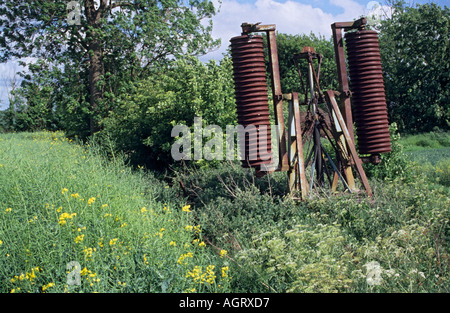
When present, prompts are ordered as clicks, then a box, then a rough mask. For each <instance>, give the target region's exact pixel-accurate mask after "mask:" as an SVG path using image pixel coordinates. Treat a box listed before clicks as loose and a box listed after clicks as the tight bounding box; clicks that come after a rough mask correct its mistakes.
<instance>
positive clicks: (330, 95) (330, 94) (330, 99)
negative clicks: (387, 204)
mask: <svg viewBox="0 0 450 313" xmlns="http://www.w3.org/2000/svg"><path fill="white" fill-rule="evenodd" d="M325 97H326V99H327V103H328V105H329V106H330V111H334V113H335V114H336V117H337V121H338V123H339V126H340V127H341V129H342V132H343V134H344V138H345V141H346V143H347V147H348V149H349V150H350V155H351V156H352V158H353V161H354V163H355V165H356V169H357V171H358V174H359V177H360V178H361V182H362V184H363V186H364V189H365V190H366V193H367V194H368V195H369V196H370V197H371V196H372V189H371V188H370V186H369V181H368V179H367V176H366V173H365V172H364V169H363V167H362V162H361V160H360V158H359V156H358V153H357V152H356V147H355V144H354V141H353V140H352V138H351V137H350V133H349V131H348V129H347V126H346V125H345V121H344V118H343V116H342V114H341V111H340V110H339V107H338V104H337V102H336V98H335V96H334V91H333V90H328V91H327V92H326V93H325Z"/></svg>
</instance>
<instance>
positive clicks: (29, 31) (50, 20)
mask: <svg viewBox="0 0 450 313" xmlns="http://www.w3.org/2000/svg"><path fill="white" fill-rule="evenodd" d="M213 14H215V8H214V5H213V4H212V2H211V1H208V0H190V1H180V0H164V1H162V0H161V1H157V0H79V1H70V2H69V1H63V0H59V1H48V0H14V1H13V0H0V61H6V60H9V59H11V58H40V59H45V60H46V61H47V62H48V63H50V64H53V66H55V67H60V68H63V72H65V71H67V72H68V73H78V75H77V76H80V75H83V76H84V77H80V81H81V83H87V84H88V86H87V98H85V99H78V100H80V102H78V104H77V105H78V106H82V105H83V104H88V105H89V107H88V110H87V113H88V115H89V119H90V126H89V128H90V133H91V134H92V133H94V132H96V131H98V130H99V124H100V120H101V119H102V118H104V117H105V116H107V114H108V112H109V111H110V110H111V109H112V108H111V106H110V104H109V102H110V99H111V97H112V96H114V93H115V92H116V91H117V90H118V89H119V88H120V85H121V84H122V83H123V82H124V81H128V80H130V79H136V78H138V77H141V76H142V75H145V74H146V73H148V72H149V71H151V70H154V69H158V68H159V67H160V66H162V65H164V64H166V63H167V62H169V61H170V60H171V59H174V58H175V59H176V58H177V57H179V56H180V55H184V54H190V55H198V54H203V53H205V52H206V51H207V50H208V49H210V48H212V47H214V46H215V45H216V44H217V42H216V41H215V40H213V39H212V37H211V35H210V32H211V29H212V24H211V21H210V22H209V23H204V21H203V20H204V19H210V18H211V17H212V16H213ZM64 76H65V79H66V80H67V79H70V77H69V76H67V75H64ZM63 85H64V86H66V87H67V86H71V87H74V86H75V87H76V85H77V82H73V81H72V84H68V83H67V82H66V83H65V84H63ZM75 87H74V88H75ZM75 89H77V88H75ZM65 92H68V90H67V89H66V90H65ZM70 92H72V90H70ZM70 92H69V93H70ZM75 98H77V97H76V96H75ZM78 98H79V97H78ZM72 100H73V99H72ZM85 111H86V110H85Z"/></svg>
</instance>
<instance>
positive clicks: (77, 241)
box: [75, 235, 84, 243]
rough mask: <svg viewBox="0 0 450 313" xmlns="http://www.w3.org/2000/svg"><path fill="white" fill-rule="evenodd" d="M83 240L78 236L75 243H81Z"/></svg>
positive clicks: (81, 236) (82, 237) (82, 236)
mask: <svg viewBox="0 0 450 313" xmlns="http://www.w3.org/2000/svg"><path fill="white" fill-rule="evenodd" d="M83 239H84V235H79V236H77V237H76V238H75V243H80V242H82V241H83Z"/></svg>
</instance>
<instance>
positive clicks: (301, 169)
mask: <svg viewBox="0 0 450 313" xmlns="http://www.w3.org/2000/svg"><path fill="white" fill-rule="evenodd" d="M292 98H293V99H292V107H293V111H294V123H295V124H294V125H295V135H296V141H295V143H296V145H297V147H296V149H297V171H298V184H299V186H298V187H299V189H300V192H301V196H302V199H306V196H307V195H308V183H307V181H306V173H305V162H304V159H303V141H302V129H301V124H300V104H299V100H298V93H296V92H294V93H292Z"/></svg>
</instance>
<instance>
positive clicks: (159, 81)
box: [98, 57, 237, 169]
mask: <svg viewBox="0 0 450 313" xmlns="http://www.w3.org/2000/svg"><path fill="white" fill-rule="evenodd" d="M116 102H117V108H116V110H115V111H114V112H112V113H111V114H110V116H109V117H108V118H105V119H104V121H103V123H104V128H103V129H102V131H101V132H100V133H99V134H98V135H99V136H101V135H107V136H109V137H110V138H112V139H113V141H114V142H115V143H116V144H117V148H118V149H119V150H121V151H123V152H125V153H126V155H128V156H130V160H131V162H132V163H134V164H139V165H142V164H146V166H147V167H148V168H153V169H158V168H159V169H160V168H165V167H167V165H169V164H171V163H172V162H173V159H172V157H171V155H170V152H171V145H172V144H173V142H174V141H175V138H172V136H171V131H172V128H173V127H174V126H176V125H180V124H182V125H186V126H187V127H190V128H191V132H192V133H193V132H194V130H193V125H194V118H195V117H201V118H202V120H203V122H204V123H205V125H217V126H220V127H221V128H222V129H223V130H224V131H225V129H226V125H233V124H236V123H237V118H236V104H235V96H234V83H233V67H232V62H231V59H230V58H228V57H224V58H223V59H222V60H221V61H220V63H219V64H217V63H216V62H215V61H214V60H211V61H209V62H208V63H207V64H204V63H202V62H200V61H199V60H198V59H197V58H191V57H189V58H183V59H179V60H177V61H176V62H174V63H173V64H171V65H170V71H167V73H164V74H161V75H158V76H150V77H148V78H147V79H144V80H140V81H138V82H136V83H134V84H132V87H130V88H129V90H128V92H126V93H123V94H122V95H120V96H119V97H118V98H117V100H116Z"/></svg>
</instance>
